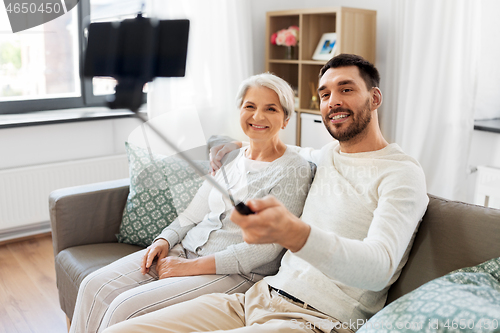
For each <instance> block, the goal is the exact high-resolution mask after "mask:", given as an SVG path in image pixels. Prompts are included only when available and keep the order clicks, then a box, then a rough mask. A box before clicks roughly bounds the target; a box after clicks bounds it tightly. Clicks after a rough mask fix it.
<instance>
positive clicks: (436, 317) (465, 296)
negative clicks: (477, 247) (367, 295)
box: [358, 258, 500, 333]
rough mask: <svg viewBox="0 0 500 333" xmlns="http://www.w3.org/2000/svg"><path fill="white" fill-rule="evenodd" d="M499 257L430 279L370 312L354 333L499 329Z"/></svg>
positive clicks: (499, 330)
mask: <svg viewBox="0 0 500 333" xmlns="http://www.w3.org/2000/svg"><path fill="white" fill-rule="evenodd" d="M499 321H500V258H495V259H491V260H489V261H487V262H485V263H482V264H480V265H477V266H475V267H470V268H464V269H459V270H456V271H454V272H451V273H449V274H447V275H445V276H443V277H440V278H438V279H435V280H432V281H430V282H428V283H426V284H424V285H423V286H421V287H419V288H418V289H416V290H414V291H412V292H411V293H409V294H406V295H404V296H403V297H401V298H399V299H397V300H396V301H394V302H393V303H391V304H389V305H388V306H387V307H385V308H384V309H382V310H381V311H380V312H378V313H377V314H376V315H375V316H373V317H372V318H371V319H370V320H369V321H368V322H367V323H366V324H365V325H364V326H363V327H362V328H361V329H360V330H359V331H358V333H368V332H384V331H385V332H391V331H398V332H415V331H422V332H429V331H432V332H448V331H453V332H471V331H472V332H500V326H499V324H500V323H499Z"/></svg>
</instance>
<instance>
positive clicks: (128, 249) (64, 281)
mask: <svg viewBox="0 0 500 333" xmlns="http://www.w3.org/2000/svg"><path fill="white" fill-rule="evenodd" d="M141 249H143V248H142V247H140V246H134V245H129V244H119V243H100V244H91V245H81V246H75V247H70V248H67V249H65V250H62V251H61V252H59V253H58V254H57V256H56V257H55V268H56V276H57V289H58V290H59V301H60V303H61V308H62V309H63V310H64V312H65V313H66V315H67V316H68V318H70V319H71V318H72V317H73V311H74V307H75V303H76V296H77V295H78V287H80V284H81V283H82V281H83V279H84V278H85V277H86V276H87V275H89V274H90V273H92V272H93V271H95V270H97V269H99V268H101V267H104V266H106V265H108V264H110V263H112V262H113V261H115V260H118V259H120V258H122V257H124V256H126V255H129V254H131V253H134V252H136V251H139V250H141Z"/></svg>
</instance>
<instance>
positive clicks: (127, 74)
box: [82, 14, 254, 215]
mask: <svg viewBox="0 0 500 333" xmlns="http://www.w3.org/2000/svg"><path fill="white" fill-rule="evenodd" d="M87 29H88V35H87V36H88V42H87V48H86V50H85V59H84V63H83V70H82V74H83V76H84V77H87V78H93V77H95V76H108V77H109V76H110V77H113V78H115V79H116V80H117V85H116V88H115V94H114V95H110V96H109V97H110V99H109V100H108V102H107V106H108V107H109V108H111V109H129V110H131V111H132V112H134V114H135V116H136V117H137V118H139V119H140V120H141V121H142V122H144V123H146V122H147V119H146V118H145V117H144V115H142V114H140V113H139V112H138V110H139V108H140V106H141V105H142V103H143V92H142V89H143V87H144V85H145V84H146V83H147V82H151V81H153V79H154V78H155V77H183V76H184V75H185V72H186V58H187V45H188V35H189V20H157V19H150V18H145V17H143V16H142V14H138V15H137V17H136V18H133V19H127V20H123V21H120V22H96V23H90V24H89V25H88V27H87ZM148 125H149V127H150V128H151V129H152V130H153V131H154V132H155V133H156V134H157V135H158V136H159V137H160V138H162V139H163V141H164V142H165V143H166V144H167V145H168V146H169V147H170V148H172V149H173V150H174V151H176V152H177V153H178V154H179V156H180V157H181V158H182V159H184V160H185V161H186V162H187V163H188V164H189V165H190V166H191V167H192V168H193V169H194V170H195V171H196V172H197V173H198V174H199V175H200V176H201V177H203V178H205V179H206V180H207V181H208V182H210V184H212V185H213V186H214V187H215V188H216V189H217V190H218V191H219V192H221V193H222V195H224V196H225V197H226V198H228V199H229V200H230V201H231V202H232V204H233V205H234V207H235V209H236V210H237V211H238V212H239V213H240V214H242V215H249V214H253V213H254V212H253V211H252V210H251V209H250V208H249V207H248V206H247V205H245V204H244V203H243V202H239V203H237V204H235V202H234V200H233V198H232V196H231V195H230V194H229V193H228V192H227V190H226V189H224V188H223V187H222V186H221V185H220V184H219V183H218V182H217V181H215V179H214V178H213V177H212V176H211V175H209V174H205V172H204V171H203V170H202V169H201V168H200V167H199V166H198V165H197V164H196V163H194V162H193V161H192V160H191V158H189V157H188V156H187V155H186V154H185V153H184V152H182V151H180V149H179V148H177V146H176V145H174V144H173V143H172V142H171V141H170V140H169V139H168V138H167V137H166V136H165V135H164V134H163V133H162V132H161V131H159V130H158V129H156V128H155V127H154V126H152V125H151V124H149V123H148Z"/></svg>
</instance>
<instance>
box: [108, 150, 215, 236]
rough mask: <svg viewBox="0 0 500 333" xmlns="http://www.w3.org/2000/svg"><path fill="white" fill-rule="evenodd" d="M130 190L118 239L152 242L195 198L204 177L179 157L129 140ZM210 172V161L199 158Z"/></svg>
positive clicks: (201, 163) (204, 167) (202, 165)
mask: <svg viewBox="0 0 500 333" xmlns="http://www.w3.org/2000/svg"><path fill="white" fill-rule="evenodd" d="M125 146H126V150H127V156H128V162H129V173H130V192H129V195H128V198H127V203H126V205H125V208H124V210H123V217H122V223H121V225H120V231H119V234H117V235H116V236H117V238H118V242H120V243H127V244H134V245H140V246H149V245H150V244H151V242H152V241H153V239H154V238H155V237H156V236H158V234H159V233H160V232H161V231H162V230H163V228H165V227H166V226H168V225H169V224H170V223H171V222H172V221H173V220H175V218H176V217H177V215H178V213H180V212H182V211H183V210H184V209H185V208H186V207H187V206H188V204H189V203H190V202H191V200H192V199H193V197H194V195H195V194H196V192H197V191H198V188H199V187H200V186H201V184H202V182H203V179H202V178H201V177H200V176H198V174H197V173H196V172H195V171H194V170H193V169H192V168H191V167H189V165H188V163H187V162H186V161H184V160H182V159H180V158H178V157H172V156H171V157H166V156H163V155H159V154H153V153H149V152H148V150H146V149H143V148H140V147H136V146H134V145H132V144H130V143H126V144H125ZM198 164H199V165H200V166H201V167H202V168H203V169H204V170H206V171H207V172H208V162H206V161H205V162H198Z"/></svg>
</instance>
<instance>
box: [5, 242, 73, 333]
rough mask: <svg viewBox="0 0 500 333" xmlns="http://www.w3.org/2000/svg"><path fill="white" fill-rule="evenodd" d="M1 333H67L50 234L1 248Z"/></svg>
mask: <svg viewBox="0 0 500 333" xmlns="http://www.w3.org/2000/svg"><path fill="white" fill-rule="evenodd" d="M0 332H1V333H3V332H6V333H16V332H19V333H30V332H33V333H35V332H36V333H48V332H50V333H65V332H67V327H66V316H65V314H64V313H63V312H62V310H61V308H60V307H59V298H58V294H57V288H56V276H55V271H54V254H53V252H52V240H51V237H50V235H49V236H47V235H46V236H43V237H39V238H31V239H29V240H24V241H19V242H15V243H10V244H4V245H0Z"/></svg>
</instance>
